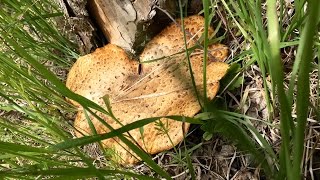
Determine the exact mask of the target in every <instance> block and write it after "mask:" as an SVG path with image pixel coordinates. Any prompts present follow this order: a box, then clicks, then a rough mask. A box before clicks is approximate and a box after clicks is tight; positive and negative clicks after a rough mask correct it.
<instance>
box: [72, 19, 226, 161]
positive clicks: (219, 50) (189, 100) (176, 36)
mask: <svg viewBox="0 0 320 180" xmlns="http://www.w3.org/2000/svg"><path fill="white" fill-rule="evenodd" d="M180 24H181V21H180V20H177V21H176V23H172V24H171V25H170V26H168V27H167V28H165V29H164V30H163V31H162V32H161V33H160V34H158V35H157V36H156V37H154V38H153V39H152V40H151V41H150V42H149V43H148V44H147V45H146V47H145V49H144V51H143V52H142V54H141V55H140V63H139V62H137V61H135V60H132V59H130V58H129V57H128V56H127V55H126V53H125V52H124V50H122V49H121V48H119V47H117V46H115V45H112V44H108V45H106V46H105V47H102V48H99V49H97V50H96V51H95V52H93V53H91V54H88V55H85V56H82V57H80V58H79V59H78V60H77V61H76V63H75V64H74V65H73V67H72V68H71V70H70V72H69V74H68V78H67V87H68V88H69V89H70V90H72V91H73V92H75V93H77V94H79V95H82V96H84V97H86V98H88V99H90V100H92V101H94V102H96V103H97V104H99V105H100V106H102V107H105V103H104V101H103V99H102V97H103V96H105V95H108V96H109V98H110V105H111V108H112V113H113V114H114V116H115V117H116V118H117V120H118V122H117V121H115V120H114V119H112V118H110V117H108V116H107V115H105V114H103V113H100V112H96V113H97V115H99V116H100V117H102V118H103V119H104V121H105V122H106V123H108V124H109V125H110V126H112V127H113V128H114V129H118V128H120V127H121V126H123V125H126V124H130V123H132V122H135V121H137V120H140V119H144V118H150V117H163V116H171V115H180V116H187V117H193V116H194V115H195V114H196V113H198V112H199V111H200V110H201V107H200V105H199V101H198V98H197V93H198V95H199V96H198V97H200V98H199V99H202V98H203V97H201V96H202V94H203V74H202V71H203V50H202V48H201V47H202V45H201V42H200V39H201V37H202V33H203V31H204V30H203V27H204V19H203V17H201V16H190V17H187V18H185V19H184V26H185V32H186V38H187V47H188V48H190V50H189V51H188V52H189V53H191V54H190V55H189V57H190V62H191V65H192V66H191V67H192V72H193V73H192V74H193V78H194V82H195V87H196V88H195V87H194V86H193V83H192V78H191V73H190V69H189V65H188V58H186V52H185V44H184V39H183V31H182V29H181V26H180ZM212 33H213V29H212V28H209V35H212ZM208 52H209V53H208V61H207V74H206V77H207V96H208V98H209V99H210V100H212V99H213V98H214V97H215V95H216V93H217V91H218V89H219V80H220V79H221V78H222V77H223V76H224V75H225V74H226V72H227V69H228V67H229V66H228V65H227V64H226V63H224V62H223V61H224V60H225V59H226V57H227V54H228V48H227V47H226V46H225V45H222V44H214V45H210V46H209V47H208ZM195 89H197V90H196V91H195ZM72 103H73V104H74V105H76V106H80V105H79V104H77V103H76V102H72ZM89 117H90V120H91V121H92V123H93V124H94V126H95V129H96V131H97V133H98V134H102V133H106V132H110V130H109V129H108V128H107V127H105V126H104V125H103V124H102V123H100V122H99V121H98V120H97V119H95V118H94V117H93V116H91V115H89ZM87 122H88V121H87V119H86V117H85V114H84V112H83V111H82V110H79V112H78V114H77V117H76V119H75V122H74V127H75V128H76V129H78V130H79V131H80V132H81V133H79V132H78V133H76V135H77V136H78V137H81V136H83V134H84V135H86V134H91V130H90V126H89V124H88V123H87ZM189 126H190V124H189V123H183V122H180V121H175V120H171V119H167V118H161V119H160V120H158V121H156V122H154V123H150V124H147V125H145V126H144V127H143V130H141V128H140V129H139V128H138V129H134V130H131V131H129V132H128V133H125V135H128V136H130V138H132V139H131V140H132V141H133V142H134V143H136V144H137V145H138V146H139V147H140V148H142V149H143V150H144V151H145V152H147V153H150V154H155V153H159V152H161V151H164V150H169V149H171V148H172V147H174V146H175V145H177V144H178V143H179V142H181V141H182V140H183V138H184V134H183V133H186V132H187V131H188V128H189ZM102 143H103V146H104V147H105V148H108V149H110V150H112V151H113V152H114V155H113V157H112V158H113V159H114V160H115V161H116V162H118V163H120V164H123V165H126V164H134V163H136V162H138V161H139V160H140V159H139V157H138V156H137V155H136V154H134V153H133V152H132V151H131V150H130V149H129V148H128V147H127V146H126V145H125V144H124V143H123V142H122V141H121V140H119V139H118V138H117V137H116V138H112V139H106V140H103V141H102Z"/></svg>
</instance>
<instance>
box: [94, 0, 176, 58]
mask: <svg viewBox="0 0 320 180" xmlns="http://www.w3.org/2000/svg"><path fill="white" fill-rule="evenodd" d="M156 6H158V7H160V8H161V9H164V10H165V11H167V12H168V13H169V14H170V13H173V12H175V11H176V2H175V1H172V0H159V1H154V0H136V1H132V0H112V1H110V0H91V1H88V10H89V12H91V14H92V15H93V16H94V18H95V19H96V21H97V23H98V25H99V26H100V28H101V30H102V31H103V33H104V34H105V36H106V37H107V39H108V40H109V42H110V43H111V44H115V45H117V46H119V47H121V48H123V49H124V50H126V51H129V52H131V53H133V54H135V53H136V51H137V50H139V49H142V48H141V47H142V46H143V45H144V44H145V42H146V39H147V35H148V29H149V28H150V26H152V19H153V18H154V17H155V15H156V13H157V11H156V8H155V7H156Z"/></svg>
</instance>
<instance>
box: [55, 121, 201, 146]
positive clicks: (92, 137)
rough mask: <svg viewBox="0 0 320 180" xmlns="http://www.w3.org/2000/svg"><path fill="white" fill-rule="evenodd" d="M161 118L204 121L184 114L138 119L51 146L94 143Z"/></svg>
mask: <svg viewBox="0 0 320 180" xmlns="http://www.w3.org/2000/svg"><path fill="white" fill-rule="evenodd" d="M161 118H168V119H173V120H177V121H185V122H188V123H193V124H202V123H203V122H202V121H200V120H198V119H195V118H189V117H184V116H163V117H154V118H147V119H142V120H138V121H135V122H132V123H130V124H127V125H124V126H122V127H121V128H119V129H115V130H112V131H111V132H109V133H104V134H96V135H90V136H85V137H81V138H76V139H67V140H65V141H64V142H61V143H58V144H56V145H53V146H51V147H50V148H51V149H55V150H63V149H69V148H72V147H76V146H82V145H86V144H90V143H94V142H97V141H101V140H104V139H109V138H113V137H117V136H119V135H121V134H123V133H125V132H128V131H130V130H133V129H136V128H139V127H142V126H145V125H147V124H150V123H153V122H155V121H157V120H159V119H161Z"/></svg>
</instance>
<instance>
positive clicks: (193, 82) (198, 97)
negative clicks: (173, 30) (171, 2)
mask: <svg viewBox="0 0 320 180" xmlns="http://www.w3.org/2000/svg"><path fill="white" fill-rule="evenodd" d="M179 8H180V18H181V27H182V30H183V41H184V47H185V53H186V58H187V61H188V68H189V72H190V77H191V82H192V87H193V89H194V91H195V93H196V96H197V100H198V102H199V105H200V107H201V109H203V105H202V104H201V99H200V96H199V92H198V90H197V87H196V82H195V80H194V75H193V73H192V72H193V71H192V65H191V62H190V53H189V52H192V51H193V49H190V51H189V49H188V47H187V37H186V32H185V30H184V29H185V28H184V21H183V17H184V16H183V9H182V4H181V0H179Z"/></svg>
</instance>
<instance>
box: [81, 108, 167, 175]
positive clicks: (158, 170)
mask: <svg viewBox="0 0 320 180" xmlns="http://www.w3.org/2000/svg"><path fill="white" fill-rule="evenodd" d="M85 110H87V111H88V112H90V113H91V115H93V116H94V117H95V118H96V119H98V120H99V121H100V122H101V123H102V124H103V125H104V126H106V127H107V128H108V129H109V130H110V131H111V132H113V131H115V129H114V128H113V127H112V126H111V125H109V124H108V123H106V122H105V121H104V120H103V119H102V118H101V117H99V116H98V115H97V114H95V113H94V112H92V110H91V109H87V107H85ZM107 114H109V113H107ZM139 127H141V126H139ZM117 137H118V138H119V139H120V140H121V141H122V142H123V143H125V144H126V145H127V146H128V147H129V148H130V149H131V150H132V151H133V152H134V153H135V154H137V155H138V156H139V157H140V158H141V159H142V160H143V161H144V162H145V163H146V164H147V165H148V166H149V167H151V168H152V169H153V170H154V171H155V172H156V173H158V174H159V175H161V176H162V177H164V178H167V179H171V177H170V176H169V175H168V174H167V173H166V172H165V171H163V170H162V168H161V167H160V166H159V165H158V164H157V163H155V162H154V161H153V160H152V159H151V157H150V156H149V155H148V154H146V153H145V152H144V151H143V150H141V149H140V148H139V147H138V146H137V145H135V144H134V143H133V142H131V141H130V140H128V139H127V138H126V137H125V136H124V135H122V134H120V133H117Z"/></svg>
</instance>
